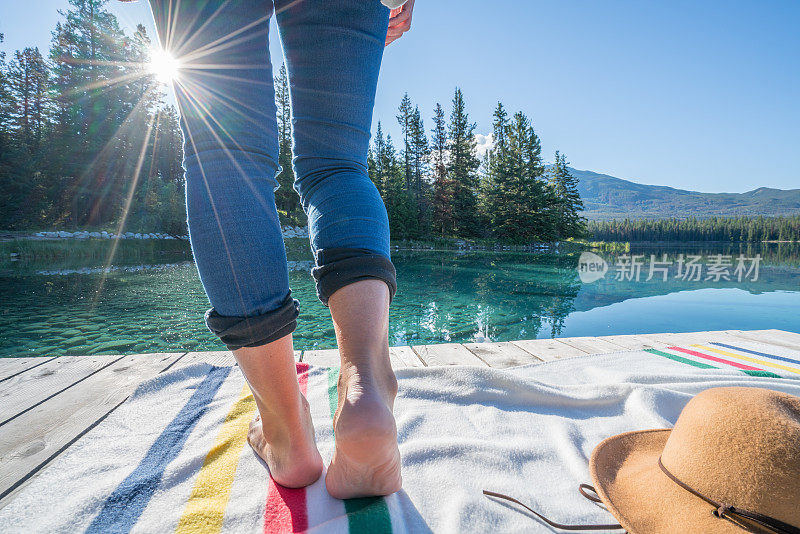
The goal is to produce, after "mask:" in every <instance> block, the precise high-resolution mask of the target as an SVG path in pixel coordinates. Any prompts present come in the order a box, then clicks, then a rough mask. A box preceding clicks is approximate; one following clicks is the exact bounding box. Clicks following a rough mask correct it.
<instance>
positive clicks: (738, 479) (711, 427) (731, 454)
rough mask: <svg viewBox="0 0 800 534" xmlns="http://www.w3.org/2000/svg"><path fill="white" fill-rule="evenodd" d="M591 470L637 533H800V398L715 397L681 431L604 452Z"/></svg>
mask: <svg viewBox="0 0 800 534" xmlns="http://www.w3.org/2000/svg"><path fill="white" fill-rule="evenodd" d="M589 470H590V472H591V476H592V480H593V482H594V486H595V490H596V491H597V494H598V495H599V497H600V498H601V499H602V501H603V503H604V504H605V505H606V507H607V508H608V510H609V511H610V512H611V513H612V514H614V516H615V517H616V518H617V520H618V521H619V522H620V524H621V525H622V527H623V528H625V529H626V530H627V531H628V532H631V533H651V532H670V533H672V532H703V533H717V532H726V533H728V532H731V533H741V532H744V531H746V530H750V531H752V532H800V398H798V397H795V396H793V395H789V394H786V393H780V392H777V391H771V390H768V389H760V388H749V387H725V388H713V389H709V390H706V391H704V392H702V393H700V394H698V395H696V396H695V397H694V398H693V399H692V400H690V401H689V403H688V404H687V405H686V406H685V407H684V409H683V411H682V412H681V414H680V417H679V418H678V421H677V423H676V424H675V428H673V429H665V430H645V431H641V432H627V433H625V434H620V435H617V436H613V437H610V438H608V439H606V440H605V441H603V442H602V443H600V444H599V445H598V446H597V447H596V448H595V449H594V451H593V452H592V457H591V459H590V461H589Z"/></svg>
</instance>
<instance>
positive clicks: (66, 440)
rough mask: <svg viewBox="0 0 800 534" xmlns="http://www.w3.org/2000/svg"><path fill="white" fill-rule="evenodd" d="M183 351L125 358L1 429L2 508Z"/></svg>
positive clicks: (0, 475) (0, 477)
mask: <svg viewBox="0 0 800 534" xmlns="http://www.w3.org/2000/svg"><path fill="white" fill-rule="evenodd" d="M182 355H183V353H170V354H165V353H157V354H137V355H130V356H124V357H122V358H121V359H119V360H117V361H116V362H114V363H113V364H112V365H109V366H108V367H105V368H104V369H102V370H101V371H100V372H98V373H95V374H94V375H92V376H91V377H89V378H87V379H86V380H84V381H82V382H80V384H78V385H76V386H75V387H71V388H68V389H67V390H65V391H64V392H62V393H60V394H59V395H57V396H55V397H54V398H52V399H50V400H48V401H46V402H43V403H42V404H40V405H38V406H36V407H35V408H33V409H32V410H30V411H28V412H26V413H25V414H23V415H22V416H21V417H17V418H16V419H14V420H13V421H11V422H10V423H8V424H6V425H4V426H2V427H0V507H3V506H4V505H5V504H6V503H7V502H8V501H9V499H10V498H12V497H13V495H14V494H16V492H17V491H19V490H20V489H21V488H22V487H24V486H25V484H26V483H27V482H28V481H29V480H30V479H31V478H32V477H33V476H35V475H36V473H38V472H39V471H40V470H41V469H42V468H44V467H45V466H46V465H47V464H48V463H50V461H51V460H53V458H55V457H56V456H58V455H59V454H60V453H61V452H62V451H64V450H65V449H66V448H67V447H69V446H70V445H71V444H72V443H74V442H75V441H77V440H78V439H79V438H80V437H81V436H82V435H83V434H85V433H86V432H88V431H89V430H90V429H91V428H93V427H94V426H95V425H96V424H98V423H99V422H100V421H102V420H103V419H104V418H105V417H106V416H108V414H110V413H111V412H113V411H114V410H115V409H116V408H117V407H118V406H119V405H120V404H122V403H123V402H124V401H125V399H127V398H128V397H129V396H130V394H131V393H133V391H134V390H135V389H136V387H137V386H138V385H139V384H140V383H141V382H142V381H144V380H148V379H150V378H153V377H154V376H156V375H158V373H159V372H160V371H162V370H163V369H165V368H166V367H168V366H169V365H170V364H171V363H172V362H174V361H175V360H177V359H178V358H180V357H181V356H182Z"/></svg>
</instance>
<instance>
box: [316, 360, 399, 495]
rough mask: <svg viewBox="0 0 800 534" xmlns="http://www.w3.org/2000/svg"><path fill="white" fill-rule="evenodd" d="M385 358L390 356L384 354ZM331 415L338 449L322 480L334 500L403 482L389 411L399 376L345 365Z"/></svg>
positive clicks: (382, 491) (384, 492)
mask: <svg viewBox="0 0 800 534" xmlns="http://www.w3.org/2000/svg"><path fill="white" fill-rule="evenodd" d="M387 362H388V358H387ZM338 389H339V407H338V409H337V410H336V414H335V415H334V418H333V429H334V433H335V435H336V449H335V451H334V453H333V459H332V460H331V464H330V466H329V467H328V474H327V476H326V477H325V485H326V487H327V488H328V493H330V494H331V496H332V497H336V498H338V499H351V498H354V497H368V496H377V495H390V494H392V493H394V492H395V491H398V490H399V489H400V488H401V486H402V479H401V476H400V450H399V449H398V448H397V426H396V424H395V421H394V416H393V415H392V409H393V407H394V398H395V396H396V395H397V380H396V379H395V377H394V373H393V372H392V371H391V368H389V369H388V373H386V372H384V373H382V376H381V377H380V378H377V377H375V376H362V375H359V374H358V373H357V372H355V371H354V370H352V369H351V370H349V371H347V370H345V369H344V368H343V372H342V374H341V375H340V377H339V384H338Z"/></svg>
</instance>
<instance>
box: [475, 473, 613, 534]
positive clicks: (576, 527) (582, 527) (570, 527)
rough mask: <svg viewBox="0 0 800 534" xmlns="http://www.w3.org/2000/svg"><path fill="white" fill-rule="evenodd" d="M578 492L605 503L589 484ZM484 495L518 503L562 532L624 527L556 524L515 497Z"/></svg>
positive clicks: (486, 491)
mask: <svg viewBox="0 0 800 534" xmlns="http://www.w3.org/2000/svg"><path fill="white" fill-rule="evenodd" d="M586 490H591V491H592V493H594V495H589V494H588V493H586ZM578 491H579V492H580V494H581V495H583V496H584V497H586V498H587V499H589V500H590V501H592V502H596V503H601V504H602V502H603V501H602V500H600V497H598V496H597V492H596V491H595V489H594V488H593V487H592V486H590V485H589V484H581V485H580V486H579V487H578ZM483 494H484V495H486V496H487V497H496V498H498V499H505V500H507V501H511V502H513V503H516V504H518V505H520V506H522V507H523V508H525V509H526V510H527V511H529V512H530V513H532V514H533V515H535V516H536V517H538V518H539V519H541V520H542V521H544V522H545V523H547V524H548V525H550V526H551V527H554V528H559V529H561V530H614V529H619V528H622V525H620V524H619V523H613V524H607V525H600V524H596V525H564V524H562V523H556V522H555V521H551V520H549V519H547V518H546V517H545V516H543V515H542V514H540V513H539V512H537V511H535V510H532V509H531V508H530V507H528V506H526V505H525V504H523V503H521V502H519V501H518V500H517V499H515V498H514V497H509V496H508V495H503V494H502V493H497V492H494V491H489V490H483Z"/></svg>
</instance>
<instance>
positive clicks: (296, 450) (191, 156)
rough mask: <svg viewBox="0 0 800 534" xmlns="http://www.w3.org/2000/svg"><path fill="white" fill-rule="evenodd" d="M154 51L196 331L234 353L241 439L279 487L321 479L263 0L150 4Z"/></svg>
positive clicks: (157, 0) (268, 8) (159, 0)
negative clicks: (177, 148)
mask: <svg viewBox="0 0 800 534" xmlns="http://www.w3.org/2000/svg"><path fill="white" fill-rule="evenodd" d="M151 5H152V7H153V14H154V18H155V21H156V27H157V29H158V32H159V38H160V40H161V42H162V44H163V45H164V48H165V49H166V50H167V51H169V52H170V53H172V54H173V55H174V56H175V57H176V58H177V59H178V60H179V61H180V62H181V72H180V77H179V79H178V81H177V84H176V95H177V98H178V105H179V107H180V111H181V128H182V129H183V134H184V153H185V160H184V166H185V168H186V206H187V216H188V223H189V236H190V240H191V245H192V252H193V254H194V258H195V262H196V265H197V269H198V272H199V274H200V279H201V281H202V283H203V287H204V289H205V291H206V294H207V295H208V298H209V301H210V303H211V305H212V308H211V309H209V310H208V312H206V324H207V325H208V327H209V329H210V330H211V331H212V332H214V333H215V334H217V335H218V336H219V337H220V339H221V340H222V341H223V342H224V343H225V344H226V345H227V346H228V348H229V349H231V350H233V352H234V355H235V357H236V359H237V361H238V362H239V365H240V367H241V369H242V371H243V372H244V374H245V377H246V378H247V381H248V383H249V384H250V388H251V389H252V391H253V394H254V396H255V400H256V403H257V406H258V410H259V414H260V418H259V420H257V421H256V422H255V423H254V424H253V428H251V432H250V436H249V437H250V443H251V445H253V447H254V448H255V449H256V451H257V452H258V454H259V455H261V457H262V458H263V459H264V460H265V461H266V462H267V465H268V466H269V468H270V473H271V474H272V476H273V477H274V478H275V480H276V481H278V482H279V483H281V484H284V485H287V486H303V485H307V484H309V483H311V482H313V481H314V480H316V479H317V478H319V476H320V474H321V472H322V460H321V458H320V456H319V453H318V452H317V450H316V446H315V444H314V433H313V428H312V426H311V418H310V417H309V415H308V406H307V403H306V402H305V399H304V398H303V397H302V395H301V394H300V390H299V388H298V385H297V378H296V372H295V366H294V357H293V350H292V335H291V333H292V332H293V331H294V329H295V327H296V324H297V323H296V319H297V315H298V303H297V301H296V300H295V299H293V298H292V297H291V291H290V289H289V274H288V269H287V265H286V252H285V248H284V244H283V237H282V235H281V229H280V222H279V219H278V213H277V209H276V207H275V196H274V193H275V189H276V188H277V185H278V182H277V181H276V179H275V176H276V174H277V172H278V170H279V167H278V163H277V160H278V137H277V121H276V116H275V114H276V109H275V102H274V98H273V91H274V89H273V81H272V69H271V63H270V58H269V42H268V34H267V32H268V28H269V17H270V16H271V14H272V10H273V7H272V2H270V1H266V2H265V1H262V0H236V1H233V2H231V1H222V0H151Z"/></svg>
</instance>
